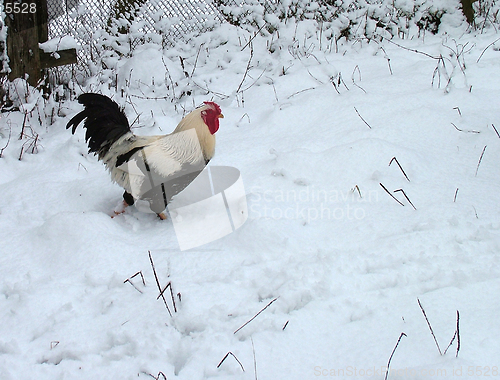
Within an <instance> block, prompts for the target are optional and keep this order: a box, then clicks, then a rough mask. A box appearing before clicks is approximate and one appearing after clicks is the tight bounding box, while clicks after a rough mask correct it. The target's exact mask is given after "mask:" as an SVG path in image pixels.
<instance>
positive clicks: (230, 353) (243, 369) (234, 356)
mask: <svg viewBox="0 0 500 380" xmlns="http://www.w3.org/2000/svg"><path fill="white" fill-rule="evenodd" d="M229 355H231V356H232V357H233V358H234V359H235V360H236V361H237V362H238V364H239V365H240V367H241V370H242V371H243V372H245V368H243V364H241V362H240V361H239V360H238V358H237V357H236V355H235V354H233V353H232V352H231V351H229V352H228V353H227V354H226V356H224V357H223V358H222V360H221V361H220V363H219V364H217V368H219V367H220V366H221V365H222V363H224V360H226V358H227V357H228V356H229Z"/></svg>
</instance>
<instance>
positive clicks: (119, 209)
mask: <svg viewBox="0 0 500 380" xmlns="http://www.w3.org/2000/svg"><path fill="white" fill-rule="evenodd" d="M133 204H134V197H133V196H132V194H130V193H129V192H127V191H125V192H124V193H123V202H121V203H120V204H118V206H116V207H115V209H114V210H113V212H114V213H115V215H113V216H112V218H114V217H115V216H116V215H120V214H123V213H124V212H125V209H126V208H127V207H128V206H132V205H133Z"/></svg>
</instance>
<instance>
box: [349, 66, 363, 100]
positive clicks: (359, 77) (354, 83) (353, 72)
mask: <svg viewBox="0 0 500 380" xmlns="http://www.w3.org/2000/svg"><path fill="white" fill-rule="evenodd" d="M356 71H357V72H358V80H359V81H360V82H361V70H360V69H359V66H358V65H356V66H355V67H354V70H353V71H352V75H351V80H352V84H353V85H355V86H356V87H357V88H359V89H360V90H361V91H363V92H364V93H365V94H366V90H365V89H364V88H363V87H361V86H359V85H358V84H357V83H356V81H355V79H354V74H355V73H356Z"/></svg>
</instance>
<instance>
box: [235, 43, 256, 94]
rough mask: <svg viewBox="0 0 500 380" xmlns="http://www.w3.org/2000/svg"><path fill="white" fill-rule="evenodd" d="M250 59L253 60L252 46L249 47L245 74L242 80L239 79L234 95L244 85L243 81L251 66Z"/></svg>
mask: <svg viewBox="0 0 500 380" xmlns="http://www.w3.org/2000/svg"><path fill="white" fill-rule="evenodd" d="M242 50H243V49H242ZM252 59H253V45H250V58H249V59H248V63H247V67H246V69H245V73H244V74H243V79H241V82H240V85H239V86H238V88H237V89H236V93H239V92H240V90H241V87H242V86H243V83H245V79H246V77H247V75H248V72H249V71H250V65H251V64H252Z"/></svg>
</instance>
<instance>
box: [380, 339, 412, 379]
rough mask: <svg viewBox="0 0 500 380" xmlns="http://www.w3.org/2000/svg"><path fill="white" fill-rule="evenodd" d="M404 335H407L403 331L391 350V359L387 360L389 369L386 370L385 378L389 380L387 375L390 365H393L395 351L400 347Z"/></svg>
mask: <svg viewBox="0 0 500 380" xmlns="http://www.w3.org/2000/svg"><path fill="white" fill-rule="evenodd" d="M404 336H407V335H406V334H405V333H404V332H402V333H401V335H399V338H398V341H397V342H396V345H395V346H394V349H393V350H392V352H391V356H390V357H389V361H388V362H387V369H386V372H385V380H387V377H388V376H389V367H390V366H391V360H392V357H393V356H394V353H395V352H396V348H398V346H399V342H401V338H402V337H404Z"/></svg>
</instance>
